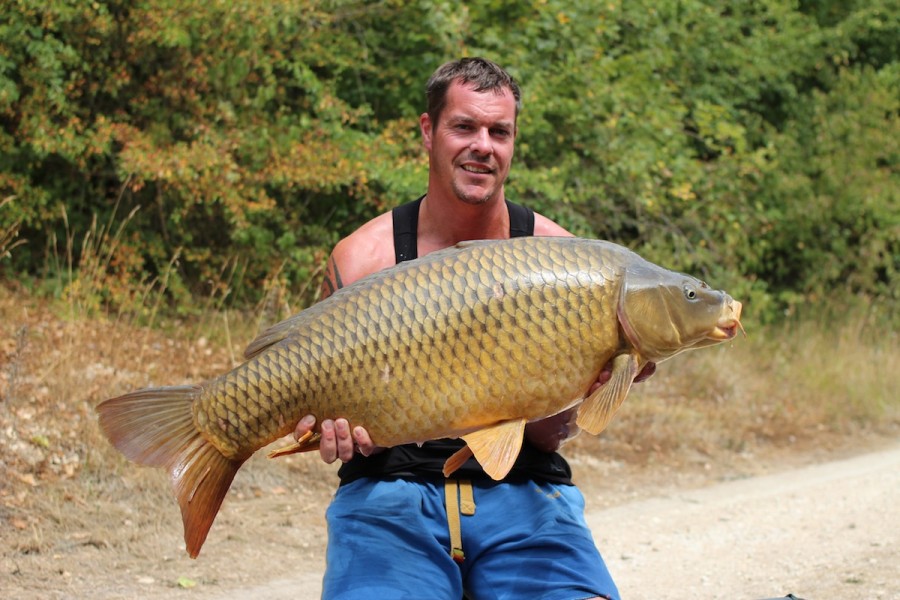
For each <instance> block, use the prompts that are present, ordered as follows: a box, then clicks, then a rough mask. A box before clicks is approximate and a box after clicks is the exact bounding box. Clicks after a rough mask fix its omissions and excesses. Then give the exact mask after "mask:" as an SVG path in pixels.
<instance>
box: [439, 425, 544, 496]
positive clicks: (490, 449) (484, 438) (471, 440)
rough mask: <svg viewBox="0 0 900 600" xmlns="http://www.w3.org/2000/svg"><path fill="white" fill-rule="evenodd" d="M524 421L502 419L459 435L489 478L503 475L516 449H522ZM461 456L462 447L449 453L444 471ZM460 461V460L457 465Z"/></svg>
mask: <svg viewBox="0 0 900 600" xmlns="http://www.w3.org/2000/svg"><path fill="white" fill-rule="evenodd" d="M525 423H527V420H526V419H524V418H523V419H513V420H510V421H503V422H502V423H498V424H496V425H492V426H491V427H486V428H485V429H479V430H478V431H473V432H472V433H467V434H466V435H464V436H462V439H464V440H465V441H466V445H467V446H466V447H467V448H468V449H469V451H470V452H471V453H472V454H474V455H475V459H476V460H477V461H478V464H480V465H481V468H482V469H484V472H485V473H487V474H488V475H490V477H491V479H494V480H497V481H499V480H501V479H503V478H504V477H506V474H507V473H509V470H510V469H512V467H513V464H515V462H516V458H518V456H519V451H520V450H521V449H522V438H523V437H524V436H525ZM462 456H463V450H460V451H459V452H457V453H456V454H454V455H453V456H451V457H450V459H448V460H447V463H445V464H444V472H445V473H446V471H447V469H448V465H450V466H452V465H451V461H452V460H453V459H454V458H457V459H458V458H460V457H462ZM465 458H468V456H465ZM462 462H465V460H463V461H462ZM461 464H462V463H461V462H460V463H459V465H457V468H458V467H459V466H460V465H461Z"/></svg>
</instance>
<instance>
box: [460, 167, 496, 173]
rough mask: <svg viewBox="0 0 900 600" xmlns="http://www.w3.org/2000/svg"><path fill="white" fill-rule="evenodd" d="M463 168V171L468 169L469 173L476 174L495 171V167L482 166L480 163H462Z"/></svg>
mask: <svg viewBox="0 0 900 600" xmlns="http://www.w3.org/2000/svg"><path fill="white" fill-rule="evenodd" d="M461 168H462V170H463V171H466V172H468V173H475V174H476V175H488V174H490V173H493V172H494V171H493V169H491V168H489V167H482V166H478V165H462V166H461Z"/></svg>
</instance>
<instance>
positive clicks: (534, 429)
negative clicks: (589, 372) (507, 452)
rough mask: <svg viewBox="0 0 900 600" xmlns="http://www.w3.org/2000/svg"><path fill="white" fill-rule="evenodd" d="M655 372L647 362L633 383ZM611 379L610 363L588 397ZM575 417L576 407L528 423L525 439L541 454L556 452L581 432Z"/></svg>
mask: <svg viewBox="0 0 900 600" xmlns="http://www.w3.org/2000/svg"><path fill="white" fill-rule="evenodd" d="M655 372H656V363H652V362H648V363H647V364H646V365H644V368H643V369H641V371H640V373H638V374H637V375H636V376H635V378H634V383H640V382H642V381H645V380H646V379H648V378H649V377H650V376H651V375H653V374H654V373H655ZM611 377H612V361H610V362H609V363H607V364H606V366H605V367H603V370H602V371H600V375H598V376H597V381H595V382H594V384H593V385H592V386H591V389H590V390H588V395H589V396H590V395H591V394H593V393H594V392H596V391H597V389H598V388H599V387H600V386H602V385H604V384H605V383H607V382H608V381H609V380H610V378H611ZM577 416H578V407H577V406H576V407H575V408H570V409H569V410H565V411H563V412H561V413H559V414H556V415H553V416H552V417H547V418H546V419H541V420H540V421H534V422H532V423H529V424H528V425H526V426H525V439H527V440H528V441H529V442H531V445H532V446H534V447H535V448H537V449H538V450H541V451H543V452H556V451H557V450H559V447H560V446H562V445H563V443H565V441H566V440H570V439H572V438H573V437H575V436H576V435H578V433H579V432H580V431H581V429H580V428H579V427H578V425H576V424H575V418H576V417H577Z"/></svg>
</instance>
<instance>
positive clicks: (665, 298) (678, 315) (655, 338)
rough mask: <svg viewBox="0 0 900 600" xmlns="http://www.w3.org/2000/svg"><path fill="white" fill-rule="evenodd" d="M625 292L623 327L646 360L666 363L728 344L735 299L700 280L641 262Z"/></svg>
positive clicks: (627, 276) (635, 266)
mask: <svg viewBox="0 0 900 600" xmlns="http://www.w3.org/2000/svg"><path fill="white" fill-rule="evenodd" d="M620 293H621V296H620V298H619V305H618V309H617V311H618V316H619V322H620V324H621V325H622V329H623V330H624V332H625V335H626V337H628V339H629V341H630V342H631V344H632V345H633V346H634V347H635V348H636V349H637V351H638V353H639V354H640V355H641V356H642V357H643V358H644V359H646V360H651V361H654V362H660V361H662V360H664V359H666V358H669V357H671V356H674V355H675V354H678V353H679V352H681V351H683V350H688V349H690V348H696V347H702V346H706V345H709V344H714V343H718V342H721V341H722V339H723V338H722V337H721V327H720V321H721V319H722V318H723V315H724V314H725V313H726V312H729V311H730V306H731V302H732V301H731V297H730V296H728V295H727V294H725V293H723V292H720V291H717V290H713V289H710V287H709V286H708V285H706V283H704V282H702V281H700V280H699V279H696V278H694V277H691V276H689V275H684V274H681V273H676V272H674V271H669V270H667V269H663V268H661V267H658V266H656V265H654V264H652V263H649V262H646V261H641V262H639V263H636V264H633V265H629V266H628V267H626V270H625V281H624V283H623V285H622V288H621V292H620Z"/></svg>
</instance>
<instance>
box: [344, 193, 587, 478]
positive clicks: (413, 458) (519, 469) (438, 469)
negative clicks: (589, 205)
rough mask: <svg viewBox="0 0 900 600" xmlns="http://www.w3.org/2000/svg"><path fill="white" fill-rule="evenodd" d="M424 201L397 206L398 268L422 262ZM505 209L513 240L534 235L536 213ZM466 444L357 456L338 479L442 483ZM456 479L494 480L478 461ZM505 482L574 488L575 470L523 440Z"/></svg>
mask: <svg viewBox="0 0 900 600" xmlns="http://www.w3.org/2000/svg"><path fill="white" fill-rule="evenodd" d="M422 198H424V196H422V197H421V198H419V199H418V200H414V201H412V202H408V203H406V204H403V205H401V206H398V207H397V208H395V209H394V210H393V212H392V217H393V221H394V254H395V257H396V260H397V262H398V263H401V262H403V261H406V260H413V259H415V258H417V257H418V250H417V241H418V240H417V239H416V232H417V230H418V225H419V207H420V205H421V204H422ZM506 206H507V210H509V236H510V237H524V236H530V235H534V211H532V210H531V209H530V208H526V207H524V206H521V205H519V204H514V203H512V202H509V201H507V202H506ZM464 445H465V442H464V441H463V440H458V439H457V440H453V439H442V440H434V441H431V442H426V443H425V444H423V445H422V446H421V447H420V446H418V445H416V444H406V445H403V446H395V447H393V448H388V449H387V450H385V451H383V452H380V453H378V454H375V455H373V456H369V457H365V456H362V455H356V456H355V457H354V458H353V460H351V461H349V462H346V463H344V464H343V466H341V468H340V469H339V470H338V476H339V477H340V478H341V485H343V484H345V483H350V482H351V481H355V480H356V479H359V478H361V477H377V478H385V477H420V478H428V479H443V477H444V476H443V473H442V469H443V467H444V461H446V460H447V458H449V457H450V456H451V455H452V454H453V453H454V452H456V451H457V450H459V449H460V448H462V447H463V446H464ZM453 476H454V477H455V478H458V479H475V480H482V479H490V477H489V476H488V475H487V474H486V473H485V472H484V470H483V469H482V468H481V465H479V464H478V461H476V460H475V459H474V458H470V459H469V460H468V461H466V462H465V463H464V464H463V466H462V467H460V469H459V470H458V471H456V472H455V473H454V474H453ZM507 479H508V480H513V481H515V480H524V479H534V480H543V481H547V482H552V483H562V484H571V483H572V471H571V469H570V468H569V464H568V463H567V462H566V460H565V459H564V458H563V457H562V456H561V455H560V454H558V453H556V452H551V453H547V452H542V451H540V450H538V449H537V448H535V447H534V446H532V445H531V444H530V443H529V442H528V440H525V441H524V442H523V443H522V451H521V452H520V453H519V457H518V458H517V459H516V463H515V464H514V465H513V468H512V470H510V472H509V475H507Z"/></svg>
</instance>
